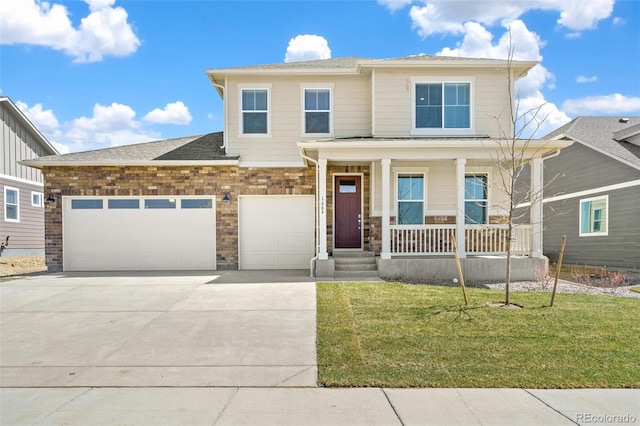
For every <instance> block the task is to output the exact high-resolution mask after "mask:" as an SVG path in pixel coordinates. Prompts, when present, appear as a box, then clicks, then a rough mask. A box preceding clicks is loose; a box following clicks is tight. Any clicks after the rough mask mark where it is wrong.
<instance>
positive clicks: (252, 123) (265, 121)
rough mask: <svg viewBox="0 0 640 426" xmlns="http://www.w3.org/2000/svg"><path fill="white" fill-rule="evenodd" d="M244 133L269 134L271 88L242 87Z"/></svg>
mask: <svg viewBox="0 0 640 426" xmlns="http://www.w3.org/2000/svg"><path fill="white" fill-rule="evenodd" d="M241 111H242V129H241V130H242V134H244V135H267V134H269V90H268V89H258V88H256V89H253V88H252V89H241Z"/></svg>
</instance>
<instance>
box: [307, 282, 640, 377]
mask: <svg viewBox="0 0 640 426" xmlns="http://www.w3.org/2000/svg"><path fill="white" fill-rule="evenodd" d="M467 292H468V295H469V306H467V307H465V306H464V303H463V301H462V295H461V292H460V289H459V288H450V287H436V286H427V285H408V284H400V283H318V284H317V299H318V381H319V383H320V384H321V385H324V386H384V387H413V386H415V387H510V388H515V387H526V388H588V387H589V388H591V387H593V388H638V387H640V350H639V348H640V300H638V299H623V298H616V297H610V296H589V295H576V294H571V295H569V294H558V295H556V299H555V302H554V307H553V308H549V307H548V305H549V300H550V294H549V293H512V297H511V298H512V302H513V303H517V304H520V305H523V306H524V308H523V309H505V308H496V307H490V306H488V303H491V302H497V301H501V300H503V298H504V294H503V292H500V291H491V290H484V289H474V288H471V289H467Z"/></svg>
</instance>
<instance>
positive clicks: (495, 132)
mask: <svg viewBox="0 0 640 426" xmlns="http://www.w3.org/2000/svg"><path fill="white" fill-rule="evenodd" d="M420 77H424V78H437V77H442V78H456V77H459V81H467V80H468V81H471V82H472V88H473V90H472V106H471V108H472V122H473V128H474V134H475V135H488V136H492V137H496V136H499V134H500V128H502V129H504V130H505V131H506V132H507V134H509V133H510V129H511V124H510V122H511V121H510V119H509V114H510V113H509V108H508V105H509V102H508V101H509V91H508V89H509V86H508V84H509V83H508V79H507V78H506V77H505V76H504V75H503V74H501V72H500V71H498V70H490V69H481V70H475V71H473V72H470V71H466V72H465V71H464V70H459V69H448V68H435V69H432V70H426V69H422V70H415V71H410V70H409V71H408V70H400V71H392V70H388V71H387V70H377V71H376V74H375V96H374V97H375V136H377V137H409V136H412V134H411V119H412V110H413V108H414V107H413V105H412V99H411V94H412V91H413V82H412V78H414V79H419V78H420ZM498 117H499V121H498V120H497V118H498ZM443 135H447V134H443ZM448 135H452V133H449V134H448ZM457 136H459V135H457Z"/></svg>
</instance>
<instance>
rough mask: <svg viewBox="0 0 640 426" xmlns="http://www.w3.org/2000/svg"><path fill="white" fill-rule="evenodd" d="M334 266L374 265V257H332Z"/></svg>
mask: <svg viewBox="0 0 640 426" xmlns="http://www.w3.org/2000/svg"><path fill="white" fill-rule="evenodd" d="M333 260H334V261H335V262H336V265H375V264H376V258H375V257H334V258H333Z"/></svg>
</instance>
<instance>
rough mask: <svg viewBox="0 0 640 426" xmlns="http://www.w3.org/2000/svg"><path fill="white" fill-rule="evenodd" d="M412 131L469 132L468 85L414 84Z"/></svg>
mask: <svg viewBox="0 0 640 426" xmlns="http://www.w3.org/2000/svg"><path fill="white" fill-rule="evenodd" d="M413 99H414V114H413V117H414V122H413V128H414V130H415V131H421V130H427V131H428V130H434V129H467V130H469V129H471V83H469V82H416V83H415V87H414V96H413Z"/></svg>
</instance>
